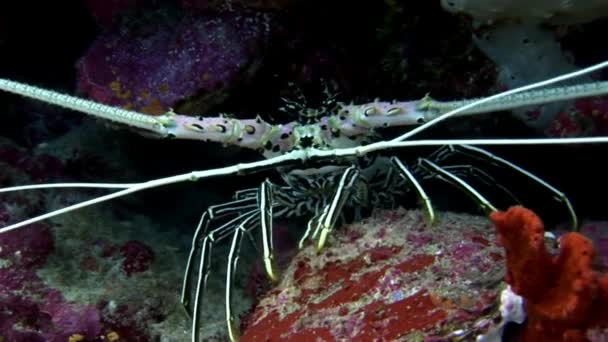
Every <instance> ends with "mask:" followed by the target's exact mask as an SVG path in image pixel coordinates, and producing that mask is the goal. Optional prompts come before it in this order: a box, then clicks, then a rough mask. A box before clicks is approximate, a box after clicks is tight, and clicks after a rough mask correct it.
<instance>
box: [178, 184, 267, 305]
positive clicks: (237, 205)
mask: <svg viewBox="0 0 608 342" xmlns="http://www.w3.org/2000/svg"><path fill="white" fill-rule="evenodd" d="M255 208H257V204H256V202H255V197H252V196H249V197H243V198H241V199H237V200H235V201H231V202H227V203H223V204H218V205H214V206H211V207H209V208H208V209H207V210H206V211H205V212H204V213H203V215H201V218H200V220H199V222H198V225H197V227H196V230H195V232H194V236H193V237H192V247H191V248H190V254H189V255H188V262H187V263H186V269H185V271H184V281H183V285H182V294H181V298H180V301H181V303H182V305H183V306H184V308H186V312H187V313H191V312H192V306H191V305H192V300H191V297H190V296H191V295H192V293H191V292H192V276H193V272H194V267H193V266H194V262H195V261H194V259H195V258H196V256H197V254H198V253H199V251H201V252H204V251H205V244H204V241H203V240H201V236H202V235H204V234H207V231H208V229H209V224H210V223H211V222H212V221H213V220H216V219H218V218H222V217H226V216H230V215H238V214H239V213H242V212H246V211H248V210H252V209H255ZM203 255H204V253H201V257H202V256H203Z"/></svg>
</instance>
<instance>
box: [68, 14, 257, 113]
mask: <svg viewBox="0 0 608 342" xmlns="http://www.w3.org/2000/svg"><path fill="white" fill-rule="evenodd" d="M267 24H268V22H267V17H266V16H265V15H262V14H247V13H237V12H225V13H220V14H216V15H200V16H198V15H197V16H192V15H185V14H183V13H182V14H179V13H177V14H175V13H170V12H169V11H165V10H159V11H155V12H148V13H146V14H145V16H144V17H143V18H138V19H132V18H129V19H127V20H125V21H124V22H123V23H122V24H121V25H119V26H117V27H114V28H113V29H110V30H108V31H106V32H105V33H103V34H101V36H100V37H98V39H97V40H96V41H95V42H94V43H93V45H92V46H91V47H90V48H89V50H88V51H87V53H86V54H85V55H84V56H83V57H82V59H81V60H80V62H79V64H78V69H79V74H80V75H79V83H78V85H79V89H80V91H82V92H84V93H86V94H87V95H88V96H89V97H91V98H92V99H94V100H96V101H99V102H102V103H106V104H110V105H115V106H120V107H126V108H132V109H135V110H138V111H141V112H144V113H149V114H161V113H164V112H166V111H167V110H169V109H170V108H172V107H175V106H176V104H177V103H178V102H179V101H182V100H185V99H188V100H191V97H193V96H195V95H196V97H197V99H198V102H197V103H196V105H195V106H196V109H197V110H204V109H206V108H205V107H206V106H209V105H211V104H213V103H218V102H220V101H221V100H222V98H223V96H222V95H224V94H223V92H224V91H225V90H226V89H227V88H228V87H229V86H233V85H234V84H235V82H236V81H238V80H239V79H240V78H241V77H240V76H243V75H244V74H245V73H247V72H249V73H251V72H252V70H253V69H252V68H253V67H254V66H255V65H256V63H254V62H255V60H256V58H258V57H259V56H260V54H259V51H260V49H259V47H260V46H261V44H262V43H263V42H265V39H264V38H265V36H266V34H267V33H268V32H267V30H268V29H267Z"/></svg>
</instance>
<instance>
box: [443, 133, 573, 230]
mask: <svg viewBox="0 0 608 342" xmlns="http://www.w3.org/2000/svg"><path fill="white" fill-rule="evenodd" d="M454 153H459V154H462V155H464V156H467V157H470V158H475V159H478V160H481V161H483V162H486V163H490V164H491V165H495V166H499V167H506V168H508V169H511V170H515V171H517V172H519V173H520V174H522V175H524V176H526V177H528V178H529V179H531V180H533V181H534V182H536V183H537V184H539V185H540V186H542V187H544V188H546V189H548V190H549V191H550V192H551V193H552V194H553V196H554V198H555V199H556V200H557V201H558V202H560V203H563V204H564V205H565V206H566V209H567V211H568V215H569V216H570V224H571V227H572V229H573V230H576V229H577V228H578V218H577V216H576V213H575V211H574V208H573V206H572V203H571V202H570V200H569V199H568V197H567V196H566V195H565V194H564V193H563V192H561V191H559V190H558V189H557V188H555V187H554V186H552V185H551V184H549V183H547V182H546V181H544V180H542V179H541V178H539V177H538V176H536V175H534V174H533V173H531V172H529V171H527V170H525V169H523V168H521V167H519V166H517V165H515V164H513V163H511V162H510V161H508V160H506V159H503V158H500V157H498V156H496V155H494V154H492V153H490V152H488V151H486V150H483V149H481V148H479V147H475V146H470V145H448V146H446V147H444V148H441V149H439V150H438V151H437V155H436V156H435V157H434V159H433V160H443V159H446V158H448V157H449V156H450V155H453V154H454Z"/></svg>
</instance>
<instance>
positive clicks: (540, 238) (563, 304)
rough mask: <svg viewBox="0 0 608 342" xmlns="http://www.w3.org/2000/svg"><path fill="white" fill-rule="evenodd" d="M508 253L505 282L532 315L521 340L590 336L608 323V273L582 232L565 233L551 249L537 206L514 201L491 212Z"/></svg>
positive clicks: (500, 241) (529, 316)
mask: <svg viewBox="0 0 608 342" xmlns="http://www.w3.org/2000/svg"><path fill="white" fill-rule="evenodd" d="M490 218H491V220H492V221H493V222H494V225H495V226H496V230H497V234H498V239H499V243H501V244H502V245H503V246H504V248H505V252H506V262H507V275H506V281H507V283H509V284H510V285H511V287H512V289H513V291H514V292H515V293H517V294H518V295H520V296H522V297H524V299H525V304H524V305H525V309H526V313H527V316H528V320H527V323H526V327H525V328H524V331H523V333H522V336H521V341H586V340H587V338H586V332H587V330H588V329H591V328H597V327H600V326H602V327H603V326H608V314H606V313H603V312H602V310H601V309H602V307H603V306H604V305H607V304H608V275H601V274H599V273H597V272H595V271H594V270H593V269H592V264H593V258H594V256H595V250H594V248H593V244H592V242H591V240H589V239H587V238H586V237H584V236H583V235H581V234H578V233H568V234H564V235H563V236H562V237H561V238H560V253H559V255H556V256H553V255H551V254H549V253H548V252H547V251H546V249H545V245H544V226H543V223H542V221H541V219H540V218H539V217H538V216H537V215H536V214H535V213H534V212H532V211H530V210H528V209H526V208H524V207H521V206H514V207H511V208H509V209H508V210H507V211H505V212H501V211H497V212H493V213H492V214H490Z"/></svg>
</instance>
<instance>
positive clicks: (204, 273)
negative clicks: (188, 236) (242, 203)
mask: <svg viewBox="0 0 608 342" xmlns="http://www.w3.org/2000/svg"><path fill="white" fill-rule="evenodd" d="M258 214H259V209H258V208H257V205H255V207H254V209H251V210H249V211H247V212H245V213H242V214H239V216H237V217H235V218H233V219H232V220H229V221H228V222H226V223H225V224H223V225H221V226H220V227H219V228H216V229H213V230H212V231H211V232H209V233H208V234H207V235H206V236H205V237H204V238H203V240H202V243H201V246H200V250H201V252H200V254H201V255H200V258H199V267H198V279H197V282H196V287H195V289H194V291H195V295H194V301H193V302H192V311H191V315H192V342H198V340H199V323H200V320H201V316H202V307H203V305H202V304H203V299H204V295H205V290H206V288H207V280H208V278H209V274H210V272H211V249H212V247H213V244H215V243H218V242H220V241H222V240H224V239H226V238H227V237H229V236H231V234H232V233H233V232H234V231H235V230H238V229H240V227H244V225H245V223H247V224H249V223H250V219H249V218H250V217H251V216H256V215H258ZM227 310H228V309H227Z"/></svg>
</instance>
